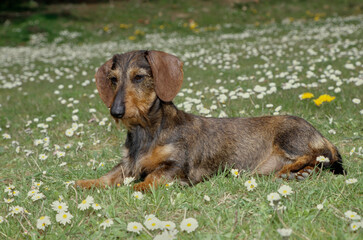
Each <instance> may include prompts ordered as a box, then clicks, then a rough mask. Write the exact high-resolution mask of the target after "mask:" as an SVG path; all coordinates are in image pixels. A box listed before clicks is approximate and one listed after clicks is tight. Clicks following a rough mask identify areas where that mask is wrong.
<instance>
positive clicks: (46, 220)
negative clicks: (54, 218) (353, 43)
mask: <svg viewBox="0 0 363 240" xmlns="http://www.w3.org/2000/svg"><path fill="white" fill-rule="evenodd" d="M50 224H51V222H50V217H48V216H41V217H40V218H39V219H38V220H37V228H38V229H40V230H43V231H44V230H45V227H46V226H48V225H50Z"/></svg>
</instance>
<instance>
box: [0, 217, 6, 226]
mask: <svg viewBox="0 0 363 240" xmlns="http://www.w3.org/2000/svg"><path fill="white" fill-rule="evenodd" d="M4 221H5V220H4V217H2V216H0V224H1V223H3V222H4Z"/></svg>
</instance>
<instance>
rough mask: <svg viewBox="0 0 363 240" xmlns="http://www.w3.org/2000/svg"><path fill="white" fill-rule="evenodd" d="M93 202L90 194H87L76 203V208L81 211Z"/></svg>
mask: <svg viewBox="0 0 363 240" xmlns="http://www.w3.org/2000/svg"><path fill="white" fill-rule="evenodd" d="M93 203H94V199H93V197H91V196H87V197H86V199H84V200H83V201H82V202H81V203H80V204H78V208H79V209H80V210H82V211H84V210H86V209H88V208H89V207H90V206H91V205H92V204H93Z"/></svg>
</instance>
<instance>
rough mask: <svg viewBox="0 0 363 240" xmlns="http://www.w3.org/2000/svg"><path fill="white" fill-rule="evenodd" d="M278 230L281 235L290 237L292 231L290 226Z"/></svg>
mask: <svg viewBox="0 0 363 240" xmlns="http://www.w3.org/2000/svg"><path fill="white" fill-rule="evenodd" d="M277 232H278V233H279V234H280V235H281V237H289V236H290V235H291V233H292V229H290V228H279V229H277Z"/></svg>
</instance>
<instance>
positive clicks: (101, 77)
mask: <svg viewBox="0 0 363 240" xmlns="http://www.w3.org/2000/svg"><path fill="white" fill-rule="evenodd" d="M112 62H113V61H112V58H111V59H110V60H108V61H107V62H105V64H103V65H102V66H101V67H100V68H99V69H98V70H97V73H96V75H95V78H96V86H97V90H98V93H99V94H100V97H101V99H102V101H103V102H104V103H105V104H106V106H107V107H108V108H110V107H111V105H112V102H113V99H114V94H115V93H114V89H113V86H112V82H111V81H110V80H109V79H108V74H109V72H110V70H111V67H112Z"/></svg>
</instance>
